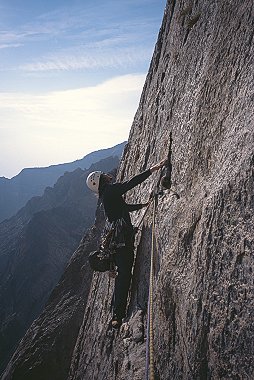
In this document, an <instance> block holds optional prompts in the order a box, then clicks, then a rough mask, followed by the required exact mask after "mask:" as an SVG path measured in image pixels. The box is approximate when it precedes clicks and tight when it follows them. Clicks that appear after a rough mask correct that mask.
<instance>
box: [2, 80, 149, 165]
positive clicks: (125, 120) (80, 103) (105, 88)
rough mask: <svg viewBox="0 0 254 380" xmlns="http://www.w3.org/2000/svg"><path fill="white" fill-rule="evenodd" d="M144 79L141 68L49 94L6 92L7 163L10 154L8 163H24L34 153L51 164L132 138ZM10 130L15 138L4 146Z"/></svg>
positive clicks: (36, 158)
mask: <svg viewBox="0 0 254 380" xmlns="http://www.w3.org/2000/svg"><path fill="white" fill-rule="evenodd" d="M144 80H145V76H144V75H143V74H136V75H125V76H120V77H116V78H113V79H110V80H108V81H105V82H103V83H101V84H99V85H97V86H93V87H86V88H79V89H73V90H66V91H55V92H50V93H46V94H24V93H19V94H15V93H0V116H1V117H0V126H1V127H0V133H1V139H0V150H1V152H2V153H1V157H2V158H1V159H2V165H3V162H4V160H5V158H6V157H7V155H9V156H11V158H10V157H8V160H7V158H6V161H7V163H10V161H11V160H13V159H15V160H16V165H17V166H18V165H19V164H20V162H22V163H23V166H24V158H25V157H28V156H29V157H30V158H31V157H32V158H33V160H32V159H31V162H33V163H32V164H31V165H32V166H34V165H36V162H37V163H38V164H39V165H40V166H45V165H48V164H50V163H57V162H63V161H69V160H72V159H77V158H79V157H83V156H84V155H85V154H86V153H89V152H90V151H93V150H96V149H100V148H102V147H108V146H112V145H114V144H117V143H119V142H121V141H124V140H126V139H127V138H128V133H129V130H130V127H131V124H132V121H133V117H134V114H135V111H136V109H137V107H138V101H139V98H140V94H141V90H142V86H143V83H144ZM10 134H11V135H12V136H13V137H12V143H11V145H10V144H8V146H7V145H6V146H4V141H6V139H5V136H7V135H8V136H10ZM8 139H9V138H8ZM12 151H13V153H11V152H12ZM15 152H16V153H15ZM17 152H19V154H20V158H19V156H18V154H17ZM31 165H30V166H31ZM21 168H22V167H20V168H19V169H21Z"/></svg>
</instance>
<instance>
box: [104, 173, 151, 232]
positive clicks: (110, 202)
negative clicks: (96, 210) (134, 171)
mask: <svg viewBox="0 0 254 380" xmlns="http://www.w3.org/2000/svg"><path fill="white" fill-rule="evenodd" d="M150 175H151V171H150V169H148V170H146V171H145V172H143V173H141V174H138V175H136V176H135V177H133V178H131V179H130V180H129V181H126V182H122V183H121V182H119V183H113V184H107V185H106V186H105V188H104V190H103V193H102V201H103V205H104V210H105V213H106V216H107V218H108V220H109V221H110V222H114V221H116V220H117V219H120V218H123V219H124V220H125V222H126V223H127V225H128V226H130V227H131V226H132V224H131V219H130V215H129V212H131V211H135V210H139V209H141V208H142V207H143V206H144V205H143V204H133V205H130V204H127V203H126V202H125V201H124V199H123V197H122V195H123V194H124V193H126V192H127V191H128V190H131V189H132V188H133V187H135V186H137V185H139V184H140V183H142V182H143V181H145V180H146V179H147V178H148V177H149V176H150Z"/></svg>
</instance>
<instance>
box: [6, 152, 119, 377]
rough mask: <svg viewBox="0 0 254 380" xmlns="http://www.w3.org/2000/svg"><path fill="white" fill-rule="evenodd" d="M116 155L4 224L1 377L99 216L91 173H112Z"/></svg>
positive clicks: (67, 178) (71, 176)
mask: <svg viewBox="0 0 254 380" xmlns="http://www.w3.org/2000/svg"><path fill="white" fill-rule="evenodd" d="M118 163H119V159H118V157H117V156H115V157H108V158H105V159H103V160H100V161H99V162H97V163H95V164H93V165H92V166H91V167H90V168H89V170H82V169H80V168H78V169H76V170H74V171H73V172H66V173H65V174H64V175H63V176H61V177H60V178H59V179H58V181H57V183H56V184H55V185H54V187H53V188H51V187H47V188H46V189H45V191H44V194H43V196H37V197H34V198H32V199H31V200H29V201H28V202H27V204H26V206H25V207H23V208H22V209H21V210H20V211H19V212H18V213H17V214H16V215H15V216H13V217H12V218H10V219H8V220H5V221H3V222H2V223H0V305H1V309H0V357H1V364H0V373H1V370H2V369H3V367H2V366H4V364H5V362H6V360H7V359H8V358H9V355H10V354H11V352H13V349H14V348H15V345H16V344H17V342H18V340H19V339H20V338H21V337H22V336H23V334H24V333H25V331H26V329H27V328H28V327H29V326H30V324H31V322H32V321H33V320H34V318H36V317H37V316H38V315H39V313H40V312H41V310H42V308H43V306H44V304H45V302H46V301H47V299H48V297H49V294H50V292H51V290H52V289H53V288H54V287H55V285H56V284H57V282H58V281H59V278H60V277H61V275H62V273H63V271H64V269H65V267H66V264H67V263H68V261H69V259H70V257H71V255H72V253H73V251H74V250H75V249H76V248H77V247H78V244H79V242H80V240H81V238H82V236H83V234H84V232H85V231H86V230H87V229H88V228H89V227H90V226H91V225H92V223H93V222H94V217H95V210H96V205H97V197H96V196H95V195H94V194H93V193H92V192H91V191H90V190H89V189H88V187H87V186H86V185H85V179H86V176H87V175H88V173H89V171H93V170H101V171H112V169H114V168H116V167H117V166H118Z"/></svg>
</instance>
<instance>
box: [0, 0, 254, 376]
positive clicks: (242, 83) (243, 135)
mask: <svg viewBox="0 0 254 380" xmlns="http://www.w3.org/2000/svg"><path fill="white" fill-rule="evenodd" d="M253 36H254V4H253V1H251V0H245V1H240V0H236V1H234V2H233V1H229V0H226V1H219V0H217V1H216V0H208V1H201V0H196V1H187V0H179V1H174V0H170V1H168V2H167V5H166V9H165V14H164V19H163V23H162V27H161V30H160V33H159V37H158V42H157V44H156V47H155V51H154V55H153V58H152V62H151V66H150V69H149V72H148V75H147V80H146V83H145V86H144V89H143V93H142V96H141V101H140V105H139V108H138V110H137V113H136V116H135V119H134V122H133V125H132V129H131V132H130V136H129V141H128V145H127V147H126V149H125V152H124V156H123V158H122V161H121V164H120V168H119V173H118V178H119V180H123V179H126V178H129V177H131V176H133V175H135V174H137V173H139V172H140V171H142V170H145V169H146V168H149V167H150V166H151V165H152V164H153V163H155V162H157V161H159V160H160V159H162V158H164V157H165V156H167V154H168V149H169V140H170V134H171V133H172V138H173V145H172V186H173V188H174V190H175V191H176V192H177V193H178V194H179V196H180V198H179V199H177V198H176V197H175V196H174V195H173V194H172V193H171V192H170V191H168V190H165V191H164V193H163V194H162V195H160V196H159V198H158V205H157V207H156V213H155V237H156V239H155V265H154V271H155V278H154V297H153V298H154V310H153V319H154V366H155V375H156V376H155V377H156V378H157V379H160V380H168V379H186V380H187V379H193V380H194V379H195V380H196V379H202V380H203V379H225V380H226V379H239V380H240V379H252V378H253V374H254V365H253V363H254V361H253V359H254V343H253V342H254V322H253V313H254V287H253V270H254V263H253V261H254V259H253V249H254V244H253V226H254V214H253V211H254V210H253V208H254V186H253V185H254V183H253V182H254V114H253V102H254V92H253V84H254V67H253V53H254V45H253ZM159 179H160V174H159V173H153V174H152V176H150V177H149V178H148V179H147V180H146V182H144V183H143V184H141V185H140V186H139V187H138V188H135V189H133V190H132V191H131V192H129V194H128V196H127V200H128V201H129V202H140V201H142V202H143V201H147V200H148V198H149V196H150V193H151V191H152V190H153V189H154V188H155V187H157V184H158V183H159ZM143 212H144V211H142V210H141V211H140V212H138V213H136V216H134V217H133V222H134V224H138V222H139V220H140V219H141V217H142V213H143ZM151 225H152V209H149V211H148V212H147V214H146V216H145V218H144V220H143V222H142V225H141V231H140V232H139V234H138V235H137V237H136V245H137V250H136V261H135V266H134V269H133V281H132V287H131V292H130V300H129V301H130V302H129V308H128V315H127V318H126V320H125V322H124V323H123V325H122V327H121V328H120V330H119V331H112V330H111V329H110V327H109V322H110V318H111V310H110V305H111V297H112V293H113V283H112V280H110V279H109V277H108V275H107V274H106V273H105V274H94V276H93V278H92V281H91V288H90V292H89V294H88V296H87V297H88V298H87V300H85V301H86V307H85V306H84V309H83V311H84V315H83V320H82V323H81V317H80V319H79V322H80V330H79V333H78V334H77V339H76V344H75V348H74V350H73V354H72V359H71V364H70V371H69V374H68V376H67V375H66V376H65V377H62V379H65V378H66V379H68V380H81V379H82V380H83V379H89V380H102V379H103V380H107V379H108V380H109V379H116V380H123V379H124V380H128V379H130V380H141V379H144V377H145V366H146V343H147V336H146V326H147V299H148V290H149V265H150V263H149V261H150V250H151V233H152V229H151ZM84 254H86V253H85V251H84ZM59 302H60V301H59ZM51 315H52V314H51ZM35 326H36V325H35ZM26 344H27V345H28V348H27V350H28V349H29V344H28V343H26ZM24 347H25V342H23V349H24ZM36 347H37V349H38V352H39V353H40V350H41V349H42V348H41V347H43V346H42V345H39V344H38V345H37V346H36ZM21 350H22V346H21V348H20V351H18V352H16V354H15V356H14V358H13V361H12V363H10V365H9V368H8V370H7V371H6V373H5V376H4V379H11V378H12V377H11V375H10V374H11V373H18V371H19V370H21V368H22V362H23V363H24V362H25V360H29V359H27V358H28V357H29V356H23V357H22V356H20V359H19V361H17V360H16V359H15V358H16V357H17V355H19V353H21V352H22V351H21ZM60 353H61V348H60V347H59V351H58V355H59V354H60ZM45 363H46V358H45ZM69 363H70V362H69ZM20 373H22V371H21V372H20ZM57 374H58V373H57V372H56V373H55V376H53V377H52V378H54V379H58V378H59V377H57V376H58V375H57ZM14 378H18V377H14ZM20 378H22V377H20ZM24 378H29V377H24ZM30 378H31V379H32V377H30ZM33 378H34V379H35V378H36V377H33Z"/></svg>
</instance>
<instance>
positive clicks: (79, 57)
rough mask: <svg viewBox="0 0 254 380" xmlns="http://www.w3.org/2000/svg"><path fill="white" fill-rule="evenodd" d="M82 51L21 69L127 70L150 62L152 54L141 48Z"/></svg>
mask: <svg viewBox="0 0 254 380" xmlns="http://www.w3.org/2000/svg"><path fill="white" fill-rule="evenodd" d="M109 43H110V42H109V41H108V44H109ZM80 50H81V51H79V52H78V53H76V52H73V54H70V55H69V54H67V55H63V54H59V55H55V56H54V55H51V56H49V57H46V58H44V59H42V60H41V61H39V62H34V63H28V64H24V65H21V66H20V67H19V69H20V70H23V71H30V72H33V71H69V70H80V69H100V68H105V67H110V68H126V67H131V66H133V65H135V64H137V63H140V62H144V61H146V60H148V59H149V58H150V57H151V54H152V51H151V49H149V48H140V49H139V50H138V49H135V48H120V49H118V50H117V51H116V50H114V49H106V50H102V49H99V50H98V51H96V50H93V51H87V52H85V51H83V52H82V48H81V49H80ZM83 50H84V49H83Z"/></svg>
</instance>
